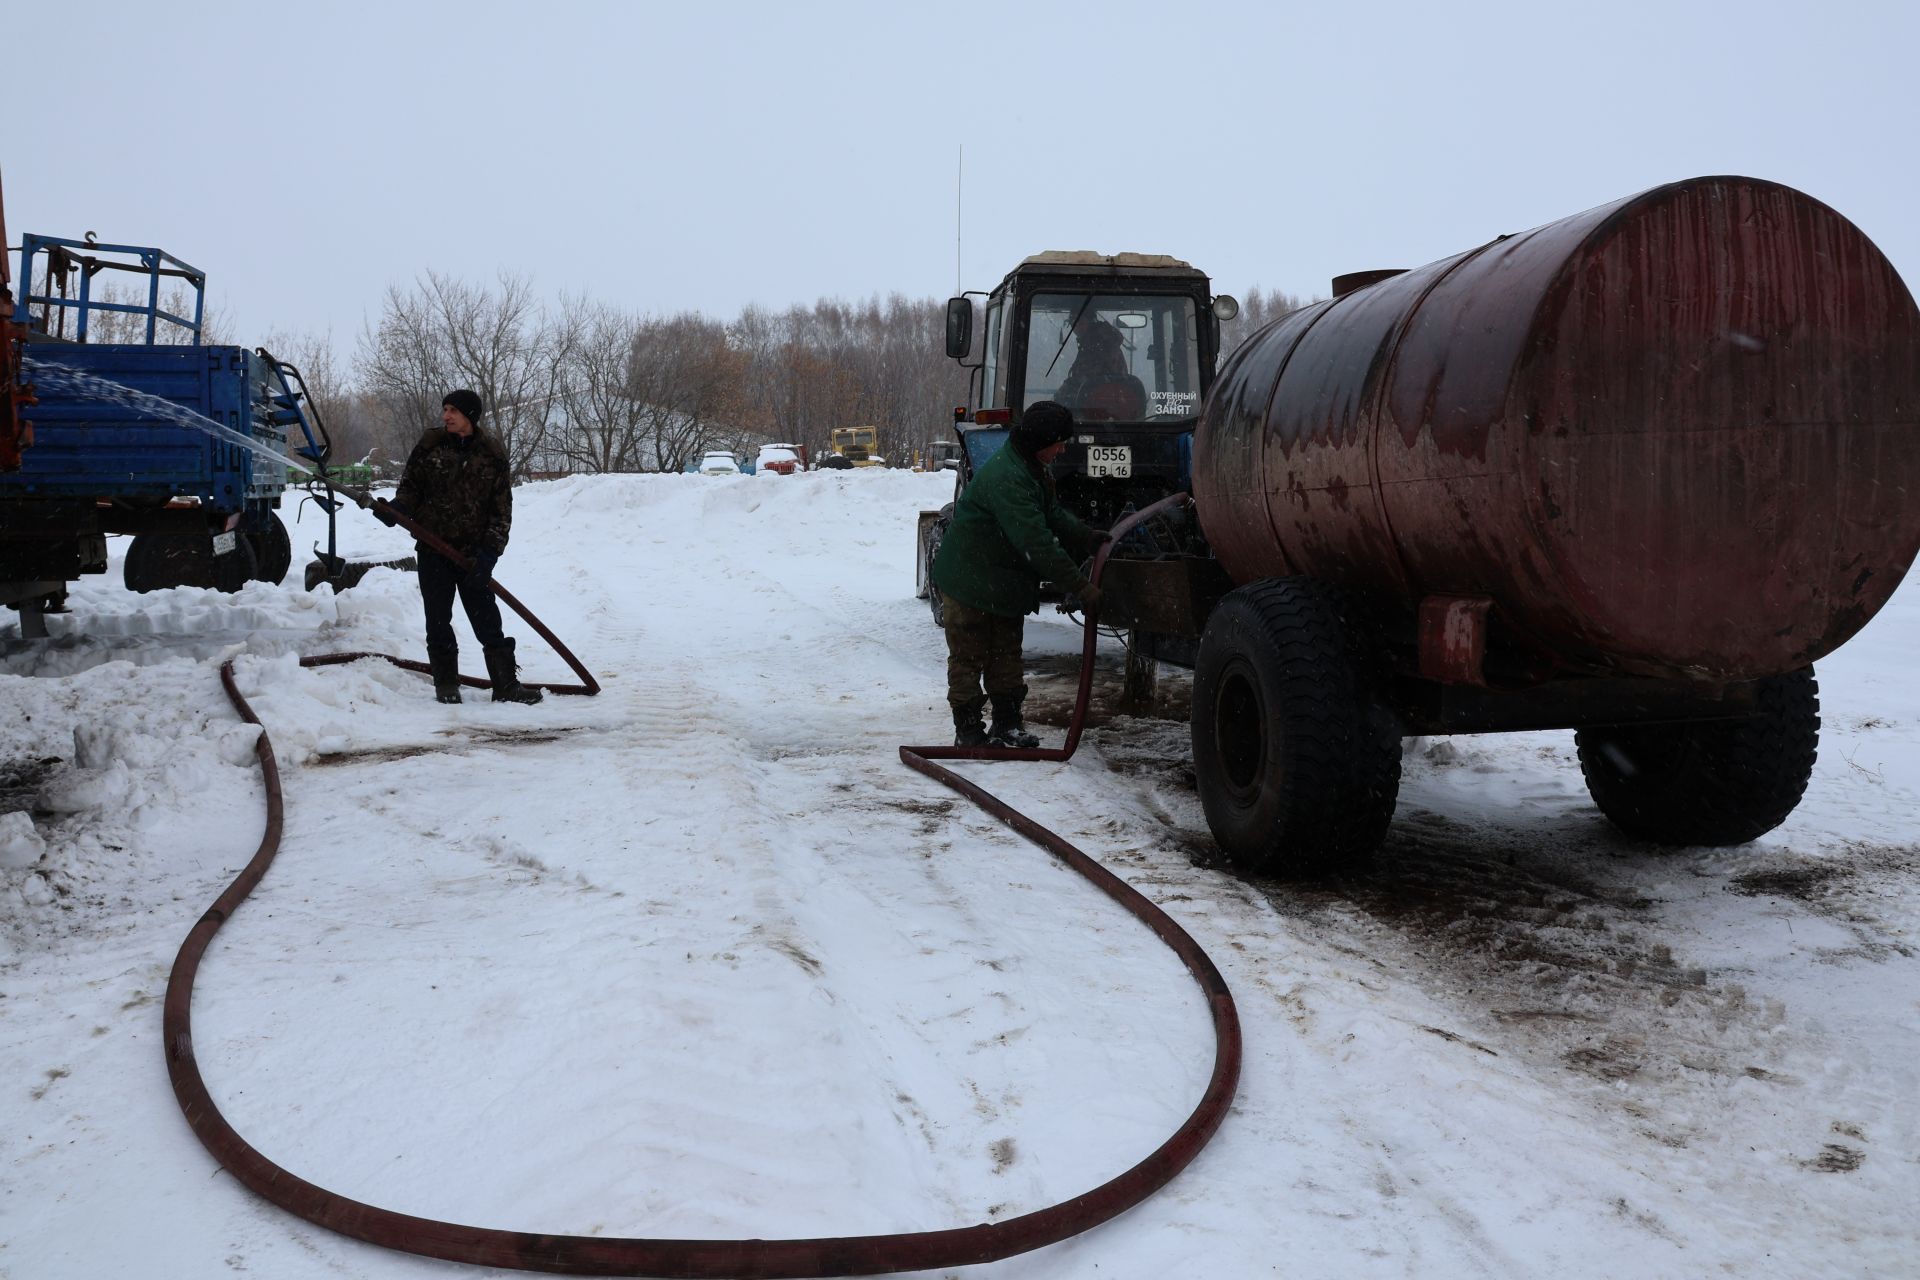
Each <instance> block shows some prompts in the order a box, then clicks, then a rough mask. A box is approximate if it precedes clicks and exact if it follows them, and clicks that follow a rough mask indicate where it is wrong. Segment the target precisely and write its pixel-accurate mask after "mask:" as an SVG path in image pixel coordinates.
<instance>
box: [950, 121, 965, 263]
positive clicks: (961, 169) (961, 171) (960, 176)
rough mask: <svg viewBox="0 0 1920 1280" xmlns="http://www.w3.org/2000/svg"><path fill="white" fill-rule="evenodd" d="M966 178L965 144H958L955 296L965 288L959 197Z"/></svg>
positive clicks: (954, 229)
mask: <svg viewBox="0 0 1920 1280" xmlns="http://www.w3.org/2000/svg"><path fill="white" fill-rule="evenodd" d="M966 177H967V144H966V143H964V142H963V143H961V144H960V160H959V164H958V165H957V167H956V168H955V169H954V171H953V291H954V292H955V293H956V294H957V293H962V292H964V291H965V290H966V287H967V280H966V272H965V270H964V269H963V268H962V267H961V265H960V217H961V204H960V195H961V192H963V191H965V190H966Z"/></svg>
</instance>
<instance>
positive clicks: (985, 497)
mask: <svg viewBox="0 0 1920 1280" xmlns="http://www.w3.org/2000/svg"><path fill="white" fill-rule="evenodd" d="M1072 434H1073V414H1072V412H1071V411H1069V410H1068V409H1067V408H1066V406H1064V405H1061V404H1056V403H1055V402H1053V401H1051V400H1042V401H1040V402H1039V403H1038V404H1035V405H1032V406H1030V407H1029V408H1028V409H1027V411H1026V412H1025V413H1023V414H1021V415H1020V421H1019V423H1018V424H1017V425H1016V426H1015V427H1014V428H1013V431H1012V433H1011V434H1010V435H1009V436H1008V438H1007V443H1006V445H1005V446H1004V447H1003V448H1002V449H1001V450H1000V452H998V453H996V454H994V455H993V457H991V458H989V459H987V461H986V463H985V464H984V465H983V466H981V468H980V470H979V471H977V472H976V473H974V477H973V481H972V483H970V484H968V485H967V488H966V492H964V493H962V494H961V495H960V501H959V502H958V503H956V504H955V505H954V509H953V522H952V524H951V525H949V526H948V528H947V532H946V536H945V537H944V538H943V539H942V540H941V542H940V553H939V554H938V555H937V556H935V557H934V561H933V581H934V585H936V586H938V587H939V588H940V592H941V594H942V595H943V596H945V597H946V604H945V612H946V630H947V701H948V702H949V703H951V704H952V705H953V742H954V745H955V746H957V747H983V746H995V747H1037V746H1039V745H1040V740H1039V739H1038V738H1036V737H1034V736H1033V735H1032V734H1031V733H1028V732H1027V729H1026V725H1025V723H1024V722H1023V719H1022V717H1021V712H1020V707H1021V704H1022V703H1023V702H1025V701H1026V696H1027V686H1026V683H1025V680H1024V676H1025V669H1024V668H1023V666H1022V665H1021V661H1020V642H1021V638H1022V636H1021V633H1022V631H1023V630H1024V629H1025V626H1026V615H1027V614H1029V613H1032V612H1034V611H1035V610H1036V609H1038V608H1039V607H1040V584H1041V582H1043V581H1045V582H1051V583H1053V584H1054V585H1055V586H1057V587H1059V588H1061V589H1062V590H1064V591H1066V592H1067V593H1068V594H1069V595H1072V596H1075V597H1077V598H1078V599H1079V601H1080V603H1081V605H1082V606H1083V607H1085V608H1088V609H1092V608H1095V607H1096V606H1098V604H1099V603H1100V592H1099V589H1098V588H1096V587H1094V586H1093V585H1092V584H1091V583H1089V582H1088V581H1087V580H1086V578H1085V577H1083V576H1082V575H1081V573H1080V562H1081V561H1082V560H1084V559H1085V558H1086V557H1087V556H1089V555H1091V554H1092V553H1093V549H1094V548H1095V547H1097V546H1099V544H1100V540H1101V538H1102V537H1104V536H1105V535H1103V534H1098V533H1095V532H1094V531H1093V530H1091V529H1089V528H1087V526H1086V525H1084V524H1082V523H1081V522H1080V521H1079V520H1077V519H1075V518H1074V516H1073V513H1072V512H1070V511H1068V510H1066V509H1065V508H1064V507H1062V506H1061V505H1060V501H1059V498H1058V496H1057V495H1056V494H1055V492H1054V486H1053V477H1052V476H1050V475H1048V474H1047V464H1048V463H1050V462H1052V461H1053V460H1054V459H1055V458H1057V457H1059V456H1060V452H1061V450H1063V449H1065V448H1066V447H1067V437H1068V436H1070V435H1072ZM983 684H984V686H985V688H986V693H985V694H984V695H982V693H981V687H982V685H983ZM988 700H991V701H992V703H993V726H992V728H983V727H982V725H981V719H980V710H981V707H982V705H983V704H984V703H986V702H987V701H988Z"/></svg>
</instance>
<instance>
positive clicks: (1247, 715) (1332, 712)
mask: <svg viewBox="0 0 1920 1280" xmlns="http://www.w3.org/2000/svg"><path fill="white" fill-rule="evenodd" d="M1363 626H1364V624H1360V623H1356V622H1350V621H1349V619H1348V617H1347V616H1346V614H1345V612H1344V611H1343V606H1342V600H1341V598H1340V597H1339V596H1338V595H1337V594H1335V593H1334V592H1333V591H1332V590H1330V589H1329V588H1327V587H1326V586H1324V585H1322V584H1321V583H1318V582H1315V581H1313V580H1311V579H1307V578H1269V579H1266V580H1264V581H1261V582H1256V583H1251V584H1249V585H1247V586H1244V587H1241V588H1239V589H1238V590H1236V591H1233V592H1231V593H1230V594H1228V595H1227V596H1226V598H1224V599H1223V600H1221V602H1220V604H1219V606H1218V607H1217V608H1215V609H1214V611H1213V614H1212V616H1211V617H1209V618H1208V619H1207V626H1206V631H1205V632H1204V634H1203V635H1202V636H1201V639H1200V653H1199V658H1198V661H1197V662H1196V664H1195V666H1194V673H1193V763H1194V773H1195V775H1196V778H1197V782H1198V788H1199V792H1200V804H1201V808H1202V809H1203V810H1205V812H1206V815H1207V825H1208V826H1209V827H1210V828H1211V829H1212V831H1213V837H1214V839H1215V841H1217V842H1218V843H1219V845H1220V848H1221V849H1222V851H1224V852H1225V853H1226V855H1227V857H1228V858H1229V859H1231V860H1232V861H1233V863H1234V864H1235V865H1236V866H1238V867H1239V868H1240V869H1241V870H1243V871H1249V872H1265V873H1270V874H1286V875H1300V874H1312V873H1315V872H1322V871H1328V870H1333V869H1337V868H1340V867H1343V866H1349V865H1353V864H1356V863H1362V862H1364V861H1365V860H1366V859H1367V858H1368V857H1370V856H1371V855H1372V853H1373V851H1374V850H1375V849H1376V848H1377V847H1378V846H1379V844H1380V841H1381V840H1382V839H1383V838H1384V837H1385V835H1386V831H1387V824H1388V823H1389V822H1390V821H1391V820H1392V818H1393V809H1394V805H1395V803H1396V802H1397V800H1398V799H1399V793H1400V730H1399V725H1398V722H1397V721H1396V720H1395V719H1394V717H1393V715H1392V713H1391V712H1390V711H1389V710H1388V709H1387V707H1386V705H1385V703H1384V702H1383V701H1382V700H1381V698H1380V695H1379V693H1378V691H1377V689H1376V686H1375V681H1374V675H1373V671H1372V668H1371V664H1369V663H1368V662H1367V661H1366V660H1365V658H1364V656H1363V654H1364V649H1363V646H1362V645H1361V644H1359V643H1358V641H1359V640H1361V639H1362V636H1361V634H1360V632H1361V631H1362V629H1363Z"/></svg>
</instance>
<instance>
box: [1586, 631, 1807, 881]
mask: <svg viewBox="0 0 1920 1280" xmlns="http://www.w3.org/2000/svg"><path fill="white" fill-rule="evenodd" d="M1574 742H1575V744H1576V745H1577V746H1578V748H1579V753H1580V772H1581V773H1582V774H1583V775H1584V776H1585V777H1586V780H1587V793H1588V794H1589V795H1591V796H1592V797H1593V802H1594V804H1596V805H1598V806H1599V807H1600V812H1602V813H1604V814H1606V815H1607V818H1608V820H1609V821H1611V822H1612V823H1613V825H1614V826H1616V827H1618V828H1620V830H1621V831H1623V832H1625V833H1626V834H1627V835H1629V836H1632V837H1634V838H1635V839H1636V840H1648V841H1652V842H1653V843H1655V844H1666V845H1716V846H1724V845H1736V844H1745V843H1747V842H1748V841H1749V840H1754V839H1758V838H1759V837H1760V836H1762V835H1765V834H1766V833H1767V832H1769V831H1771V830H1773V829H1774V828H1775V827H1777V826H1779V825H1780V824H1781V823H1782V822H1785V821H1786V820H1787V815H1788V814H1790V813H1792V812H1793V810H1794V807H1795V806H1796V805H1798V804H1799V803H1800V797H1801V796H1802V795H1804V794H1805V793H1806V790H1807V779H1808V778H1810V777H1812V775H1813V762H1814V758H1815V756H1817V755H1818V754H1819V747H1820V686H1819V684H1818V683H1817V682H1816V681H1815V680H1814V677H1813V668H1812V667H1803V668H1801V669H1800V670H1798V671H1790V672H1788V673H1787V674H1786V675H1782V676H1773V677H1770V678H1769V679H1766V680H1763V681H1761V682H1760V689H1759V709H1758V710H1757V711H1756V712H1755V713H1754V714H1753V715H1751V716H1748V717H1746V718H1745V719H1742V720H1708V721H1701V722H1699V723H1695V724H1658V725H1627V726H1618V727H1607V728H1596V729H1582V730H1580V731H1579V732H1578V733H1576V734H1575V735H1574Z"/></svg>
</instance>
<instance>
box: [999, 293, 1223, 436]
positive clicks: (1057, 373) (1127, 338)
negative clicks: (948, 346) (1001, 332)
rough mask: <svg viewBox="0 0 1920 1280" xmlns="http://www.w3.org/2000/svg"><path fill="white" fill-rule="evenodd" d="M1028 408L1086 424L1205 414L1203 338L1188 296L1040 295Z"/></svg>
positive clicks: (1030, 350) (1030, 337) (1033, 317)
mask: <svg viewBox="0 0 1920 1280" xmlns="http://www.w3.org/2000/svg"><path fill="white" fill-rule="evenodd" d="M1029 317H1030V319H1029V324H1028V329H1027V378H1026V396H1025V403H1024V404H1022V406H1021V407H1022V408H1025V407H1026V405H1030V404H1034V403H1036V402H1038V401H1041V400H1058V401H1059V402H1060V403H1062V404H1064V405H1066V406H1067V407H1068V408H1069V409H1072V410H1073V412H1074V417H1076V418H1078V419H1079V420H1081V421H1083V422H1103V421H1104V422H1170V421H1174V420H1177V419H1181V418H1191V417H1193V416H1194V415H1195V414H1197V413H1199V412H1200V337H1199V326H1198V323H1197V322H1196V319H1195V309H1194V304H1193V299H1192V298H1191V297H1187V296H1184V295H1165V296H1160V297H1154V296H1151V295H1141V294H1104V293H1096V294H1085V293H1041V294H1035V295H1034V298H1033V302H1032V310H1031V311H1030V312H1029Z"/></svg>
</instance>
